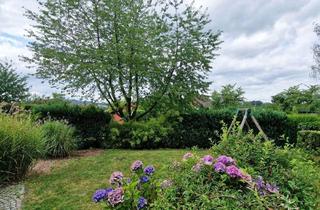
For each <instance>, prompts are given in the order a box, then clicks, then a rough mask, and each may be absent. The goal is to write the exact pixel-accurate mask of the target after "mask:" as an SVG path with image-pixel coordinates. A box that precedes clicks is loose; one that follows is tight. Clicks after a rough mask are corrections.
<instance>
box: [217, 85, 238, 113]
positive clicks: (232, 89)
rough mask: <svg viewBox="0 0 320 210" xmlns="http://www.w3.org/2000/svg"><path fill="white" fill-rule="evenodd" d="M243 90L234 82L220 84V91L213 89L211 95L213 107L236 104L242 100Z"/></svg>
mask: <svg viewBox="0 0 320 210" xmlns="http://www.w3.org/2000/svg"><path fill="white" fill-rule="evenodd" d="M243 95H244V91H243V89H242V88H241V87H236V84H233V85H231V84H228V85H224V86H222V89H221V91H220V92H218V91H214V92H213V93H212V95H211V100H212V106H213V108H221V107H226V106H238V105H240V104H241V103H242V102H244V96H243Z"/></svg>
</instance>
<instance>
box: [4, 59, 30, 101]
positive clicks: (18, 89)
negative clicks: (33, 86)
mask: <svg viewBox="0 0 320 210" xmlns="http://www.w3.org/2000/svg"><path fill="white" fill-rule="evenodd" d="M28 91H29V88H28V87H27V77H22V76H20V75H18V74H17V73H16V72H15V69H14V68H13V66H12V63H8V62H4V63H1V62H0V102H15V101H22V100H24V99H26V98H27V97H28V96H29V93H28Z"/></svg>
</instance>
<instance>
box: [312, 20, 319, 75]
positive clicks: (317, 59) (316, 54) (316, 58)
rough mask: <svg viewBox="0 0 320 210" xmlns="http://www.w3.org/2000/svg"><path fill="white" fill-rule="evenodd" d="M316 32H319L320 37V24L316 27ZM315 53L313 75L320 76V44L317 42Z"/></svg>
mask: <svg viewBox="0 0 320 210" xmlns="http://www.w3.org/2000/svg"><path fill="white" fill-rule="evenodd" d="M314 32H315V33H316V34H317V36H318V37H319V39H320V25H319V24H317V25H316V27H315V28H314ZM313 54H314V60H315V64H314V65H313V66H312V70H313V76H314V77H315V78H317V77H318V76H320V44H315V45H314V46H313Z"/></svg>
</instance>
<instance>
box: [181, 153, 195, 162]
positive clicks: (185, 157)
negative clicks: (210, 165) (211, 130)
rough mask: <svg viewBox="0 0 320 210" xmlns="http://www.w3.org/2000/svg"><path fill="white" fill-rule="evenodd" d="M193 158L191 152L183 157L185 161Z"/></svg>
mask: <svg viewBox="0 0 320 210" xmlns="http://www.w3.org/2000/svg"><path fill="white" fill-rule="evenodd" d="M192 157H193V154H192V153H191V152H188V153H186V154H185V155H184V156H183V158H182V159H183V160H187V159H189V158H192Z"/></svg>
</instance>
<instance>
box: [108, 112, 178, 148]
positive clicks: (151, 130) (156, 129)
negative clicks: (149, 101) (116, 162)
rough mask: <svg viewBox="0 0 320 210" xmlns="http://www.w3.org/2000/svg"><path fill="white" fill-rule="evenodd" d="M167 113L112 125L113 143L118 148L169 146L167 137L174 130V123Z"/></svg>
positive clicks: (112, 145)
mask: <svg viewBox="0 0 320 210" xmlns="http://www.w3.org/2000/svg"><path fill="white" fill-rule="evenodd" d="M173 124H174V122H172V121H170V122H169V118H168V117H167V116H166V115H162V116H160V117H157V118H150V119H149V120H146V121H138V122H136V121H133V122H125V123H123V124H119V123H117V122H113V123H111V125H110V128H111V129H110V131H111V132H110V133H111V137H110V139H111V145H110V147H116V148H135V149H153V148H162V147H169V145H168V144H167V142H166V139H167V137H168V135H169V133H170V132H172V131H173V129H172V125H173Z"/></svg>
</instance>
